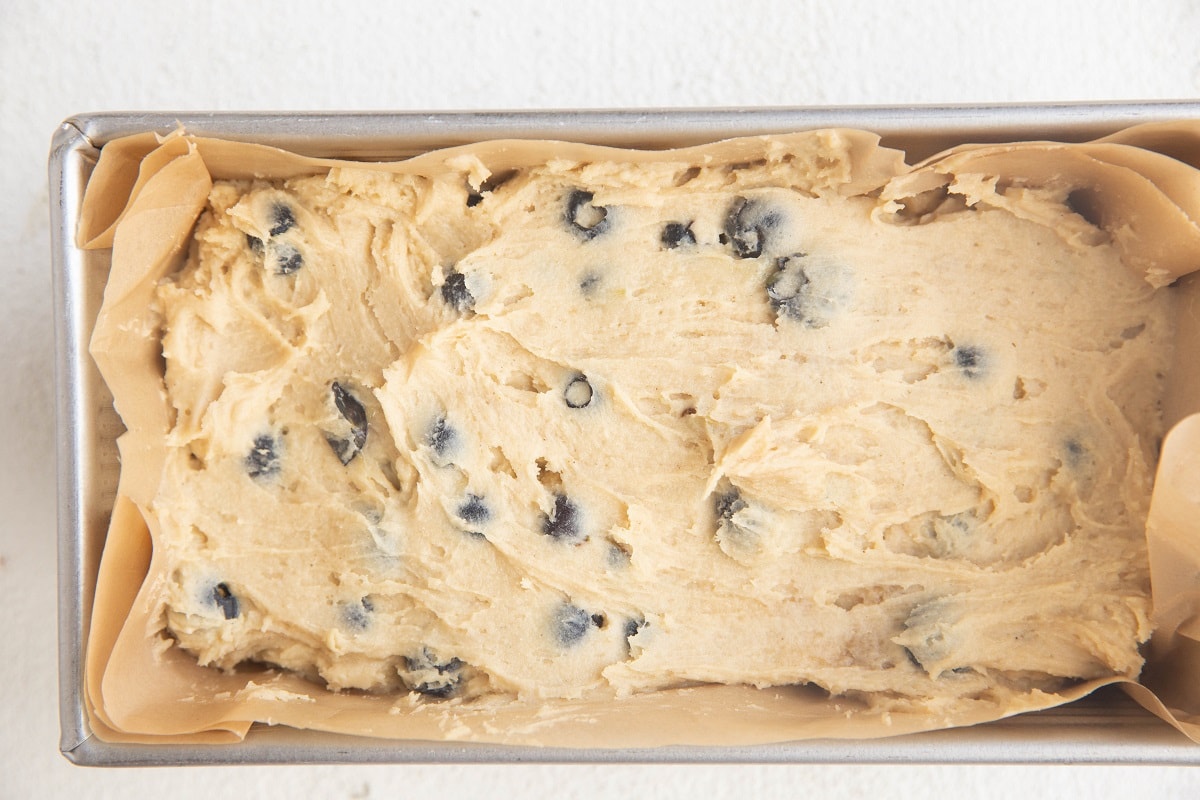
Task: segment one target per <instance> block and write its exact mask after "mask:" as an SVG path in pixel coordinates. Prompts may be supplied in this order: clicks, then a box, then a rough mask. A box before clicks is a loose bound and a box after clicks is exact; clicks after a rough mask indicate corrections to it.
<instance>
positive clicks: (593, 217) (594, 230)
mask: <svg viewBox="0 0 1200 800" xmlns="http://www.w3.org/2000/svg"><path fill="white" fill-rule="evenodd" d="M593 198H594V195H593V194H592V193H591V192H586V191H584V190H583V189H576V190H575V191H573V192H571V194H569V195H567V210H566V212H565V214H564V215H563V216H564V219H566V221H567V222H568V223H569V224H570V226H571V229H572V230H573V231H574V232H575V234H576V235H577V236H579V238H581V239H583V240H584V241H585V242H586V241H590V240H592V239H595V238H596V237H597V236H599V235H600V234H602V233H605V232H606V231H607V230H608V228H609V226H610V225H611V224H612V223H611V220H609V218H608V209H607V208H605V207H604V206H598V205H595V204H593V203H592V200H593Z"/></svg>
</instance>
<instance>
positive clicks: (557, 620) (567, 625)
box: [553, 603, 592, 647]
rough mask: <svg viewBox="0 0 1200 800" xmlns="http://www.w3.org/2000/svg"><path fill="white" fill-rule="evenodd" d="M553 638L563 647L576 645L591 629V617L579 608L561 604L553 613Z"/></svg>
mask: <svg viewBox="0 0 1200 800" xmlns="http://www.w3.org/2000/svg"><path fill="white" fill-rule="evenodd" d="M553 625H554V637H555V638H556V639H558V643H559V644H560V645H562V646H563V647H570V646H571V645H575V644H578V643H579V642H580V641H581V640H582V639H583V637H584V636H586V635H587V632H588V629H589V628H591V627H592V616H591V614H589V613H588V612H586V611H584V610H583V609H582V608H580V607H579V606H573V605H571V604H570V603H563V604H562V605H561V606H559V607H558V609H557V610H556V611H555V612H554V620H553Z"/></svg>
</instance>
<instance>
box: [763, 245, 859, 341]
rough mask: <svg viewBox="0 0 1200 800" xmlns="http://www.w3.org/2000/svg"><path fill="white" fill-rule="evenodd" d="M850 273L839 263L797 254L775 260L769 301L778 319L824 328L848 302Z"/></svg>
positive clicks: (769, 279) (768, 283)
mask: <svg viewBox="0 0 1200 800" xmlns="http://www.w3.org/2000/svg"><path fill="white" fill-rule="evenodd" d="M848 276H849V272H848V270H846V269H844V268H843V267H841V266H840V265H838V264H833V263H830V262H828V261H822V260H820V259H812V258H809V257H808V256H807V255H805V254H804V253H794V254H792V255H790V256H785V257H784V258H778V259H776V260H775V271H774V272H772V273H771V276H770V277H769V278H767V299H768V300H769V301H770V303H771V307H772V308H774V309H775V316H776V318H777V319H780V318H784V317H786V318H788V319H792V320H795V321H796V322H800V323H803V324H804V325H805V326H807V327H809V328H824V327H826V326H827V325H829V323H830V321H831V320H832V319H833V318H834V316H835V315H836V314H837V313H838V312H839V311H841V309H842V307H843V306H845V305H846V303H847V302H848V301H849V296H850V284H849V280H848Z"/></svg>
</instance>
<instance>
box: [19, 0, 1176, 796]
mask: <svg viewBox="0 0 1200 800" xmlns="http://www.w3.org/2000/svg"><path fill="white" fill-rule="evenodd" d="M1198 96H1200V2H1197V1H1196V0H1175V2H1157V1H1156V0H1146V1H1143V2H1134V1H1133V0H1128V1H1127V2H1108V1H1107V0H1100V1H1098V2H1096V1H1093V2H1059V3H1054V2H1045V0H1039V1H1038V2H1026V1H1025V0H1005V2H999V3H993V2H985V1H984V0H972V2H969V3H967V2H963V3H953V2H895V0H892V1H890V2H881V3H878V4H876V3H869V2H858V1H856V2H841V3H837V2H762V3H753V2H752V0H743V2H725V1H724V0H694V2H691V3H661V2H636V3H635V2H621V1H620V0H586V2H570V0H556V1H554V2H537V1H536V0H526V1H524V2H511V3H506V4H502V3H500V2H485V0H476V1H475V2H469V1H467V0H454V1H453V2H437V0H425V2H422V3H403V4H401V3H388V2H384V0H377V1H376V2H372V3H361V4H356V3H354V2H350V0H343V1H342V2H320V1H319V0H290V2H253V0H242V2H228V1H227V0H207V1H206V2H178V0H177V1H176V2H160V3H141V2H120V3H116V2H110V3H105V2H99V1H97V2H93V3H89V4H79V5H74V4H69V3H66V2H52V1H49V0H48V1H47V2H41V3H34V2H29V3H25V2H19V0H0V143H2V148H0V159H2V160H3V170H2V172H0V175H3V191H2V192H0V269H2V270H3V281H2V284H0V285H2V286H3V295H2V296H3V306H2V307H0V364H2V365H3V367H4V372H3V381H2V383H0V387H2V388H0V452H2V454H3V455H2V458H0V468H2V469H3V472H2V473H0V508H2V509H5V513H4V515H3V518H2V520H0V526H2V527H0V648H2V649H0V797H3V798H9V797H12V798H24V797H80V798H83V797H87V798H92V797H122V798H125V797H139V796H155V797H164V798H205V800H217V798H224V797H232V798H253V797H275V796H279V797H331V798H343V797H344V798H352V797H353V798H363V797H371V798H379V797H419V798H433V799H434V800H443V799H444V800H466V798H472V797H489V798H502V797H517V796H523V795H526V794H534V795H541V794H553V795H554V796H556V797H559V798H573V797H594V796H601V795H616V794H618V793H620V794H627V795H634V796H642V795H652V796H661V797H702V796H713V797H718V796H720V797H739V798H751V799H753V800H758V798H768V797H785V796H787V797H792V796H805V795H812V796H814V797H822V798H835V799H836V798H850V797H864V796H868V795H870V796H881V797H909V796H912V797H918V798H922V800H926V799H927V798H934V797H1014V796H1055V797H1076V796H1078V797H1085V796H1086V797H1117V796H1125V795H1127V796H1144V797H1155V796H1158V797H1200V768H1193V769H1186V768H1183V769H1174V768H1170V769H1161V768H1155V769H1151V768H1137V767H1067V766H1058V767H1040V768H1033V767H1029V768H1025V767H936V766H934V767H930V766H902V767H883V766H879V767H875V766H870V767H835V766H828V767H825V766H817V767H813V766H793V767H716V766H713V767H697V766H677V767H676V766H669V767H611V766H582V767H567V766H556V767H542V766H508V767H499V766H496V767H489V766H483V767H460V766H454V767H436V766H418V767H291V768H278V767H276V768H187V769H159V770H107V771H106V770H96V769H82V768H77V767H73V766H71V765H69V764H68V762H67V761H66V760H65V759H63V758H62V757H61V756H60V755H59V754H58V752H57V740H58V722H57V690H56V679H57V674H56V669H57V668H56V660H55V647H56V642H55V640H56V624H55V591H56V590H55V583H54V581H55V491H54V481H55V465H54V452H55V446H54V441H55V439H54V436H55V434H54V421H53V407H54V402H53V400H54V391H55V388H54V385H53V375H52V363H53V356H52V354H53V327H52V305H51V293H50V265H49V233H48V209H47V189H46V178H45V166H46V155H47V149H48V145H49V141H50V136H51V134H52V133H53V131H54V130H55V127H56V126H57V124H58V122H59V121H60V120H61V119H62V118H64V117H66V116H68V115H70V114H73V113H76V112H85V111H105V110H182V109H193V110H195V109H247V110H275V109H279V110H301V109H305V110H308V109H311V110H320V109H358V110H378V109H391V110H403V109H451V108H453V109H488V108H570V107H635V106H756V105H837V104H885V103H890V104H897V103H900V104H908V103H947V102H972V103H973V102H1023V101H1057V100H1116V99H1125V100H1146V99H1166V98H1174V99H1189V98H1196V97H1198ZM151 793H153V794H151Z"/></svg>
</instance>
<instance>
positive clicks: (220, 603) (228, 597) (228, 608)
mask: <svg viewBox="0 0 1200 800" xmlns="http://www.w3.org/2000/svg"><path fill="white" fill-rule="evenodd" d="M212 601H213V604H214V605H216V606H217V608H219V609H221V613H222V614H224V615H225V619H233V618H235V617H236V616H237V615H238V599H237V597H236V596H235V595H234V594H233V592H231V591H229V585H228V584H226V583H218V584H217V585H216V586H214V587H213V590H212Z"/></svg>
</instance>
